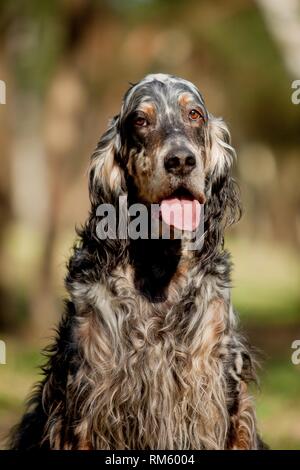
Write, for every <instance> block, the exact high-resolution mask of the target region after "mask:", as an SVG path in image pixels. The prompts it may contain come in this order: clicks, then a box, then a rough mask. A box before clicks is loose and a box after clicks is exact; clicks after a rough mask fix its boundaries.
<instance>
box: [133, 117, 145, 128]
mask: <svg viewBox="0 0 300 470" xmlns="http://www.w3.org/2000/svg"><path fill="white" fill-rule="evenodd" d="M133 123H134V125H135V126H137V127H146V126H147V125H148V121H147V119H146V118H143V117H137V118H135V120H134V121H133Z"/></svg>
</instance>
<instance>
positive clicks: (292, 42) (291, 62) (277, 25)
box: [256, 0, 300, 79]
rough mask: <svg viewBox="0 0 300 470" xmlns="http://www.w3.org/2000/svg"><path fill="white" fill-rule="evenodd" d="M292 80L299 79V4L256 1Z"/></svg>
mask: <svg viewBox="0 0 300 470" xmlns="http://www.w3.org/2000/svg"><path fill="white" fill-rule="evenodd" d="M256 2H257V5H258V6H259V8H260V10H261V12H262V15H263V16H264V18H265V21H266V24H267V27H268V29H269V31H270V34H271V35H272V37H273V38H274V40H275V42H276V43H277V44H278V46H279V50H280V53H281V55H282V58H283V61H284V63H285V66H286V68H287V70H288V72H289V73H290V75H291V77H292V78H295V79H296V78H298V79H299V78H300V2H299V1H298V0H281V1H279V0H256Z"/></svg>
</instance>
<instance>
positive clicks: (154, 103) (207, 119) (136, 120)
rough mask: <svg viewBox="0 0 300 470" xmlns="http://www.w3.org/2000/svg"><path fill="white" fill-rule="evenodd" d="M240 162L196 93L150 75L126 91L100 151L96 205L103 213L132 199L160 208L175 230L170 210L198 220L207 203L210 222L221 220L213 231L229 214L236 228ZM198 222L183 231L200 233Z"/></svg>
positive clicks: (93, 175)
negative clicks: (233, 171) (234, 169)
mask: <svg viewBox="0 0 300 470" xmlns="http://www.w3.org/2000/svg"><path fill="white" fill-rule="evenodd" d="M234 154H235V152H234V149H233V148H232V147H231V146H230V135H229V132H228V129H227V127H226V125H225V123H224V122H223V121H222V120H221V119H217V118H214V117H213V116H212V115H211V114H210V113H209V112H208V111H207V109H206V107H205V104H204V100H203V98H202V96H201V94H200V92H199V91H198V89H197V88H196V87H195V85H193V84H192V83H191V82H188V81H186V80H184V79H181V78H177V77H173V76H171V75H165V74H154V75H148V76H146V77H145V78H144V79H143V80H142V81H140V82H139V83H137V84H136V85H133V86H132V87H131V88H130V89H129V90H128V91H127V93H126V94H125V97H124V100H123V103H122V107H121V110H120V113H119V115H118V116H116V117H115V118H114V119H113V120H112V121H111V123H110V126H109V128H108V130H107V131H106V133H105V134H104V135H103V137H102V139H101V140H100V142H99V144H98V147H97V150H96V152H95V154H94V156H93V158H92V165H91V170H90V195H91V201H92V203H93V204H94V205H96V204H99V202H103V201H104V202H107V201H109V200H112V199H113V200H115V198H116V197H117V196H118V195H120V194H124V193H130V192H131V193H132V194H134V197H135V199H134V202H142V203H145V204H153V203H154V204H157V203H158V204H160V207H161V213H162V218H163V220H165V222H166V223H168V224H169V225H172V223H171V219H170V206H171V205H173V207H174V204H175V216H176V215H178V212H179V213H180V211H181V214H179V217H178V218H179V219H180V218H181V220H183V219H182V213H183V211H184V210H185V209H191V211H190V213H191V214H192V218H193V217H194V218H195V219H197V220H198V219H199V206H200V204H201V203H206V214H208V216H207V217H211V215H212V214H213V212H214V213H215V214H214V216H213V217H212V219H211V220H212V223H213V224H214V226H216V225H217V224H218V223H219V222H218V221H221V219H222V218H223V217H224V215H225V212H226V209H229V212H230V218H229V219H228V220H229V223H232V221H234V219H235V215H234V213H235V211H236V209H235V207H234V204H236V206H237V207H238V201H237V199H238V198H237V195H236V193H235V190H234V186H233V184H232V179H231V177H230V175H229V168H230V166H231V162H232V157H233V155H234ZM132 188H133V191H131V189H132ZM199 203H200V204H199ZM176 204H177V206H176ZM178 207H179V210H178ZM184 207H185V209H184ZM197 212H198V215H197ZM195 213H196V215H195ZM164 215H165V217H164ZM194 218H193V220H191V223H190V224H187V227H189V228H185V227H186V226H183V225H182V226H180V227H179V228H182V229H183V230H195V228H196V222H195V220H194ZM226 224H227V223H226V222H225V225H226Z"/></svg>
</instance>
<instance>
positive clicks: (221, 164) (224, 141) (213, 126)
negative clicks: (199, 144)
mask: <svg viewBox="0 0 300 470" xmlns="http://www.w3.org/2000/svg"><path fill="white" fill-rule="evenodd" d="M207 129H208V138H207V140H208V142H207V147H208V149H207V157H208V164H209V170H210V174H211V175H213V176H216V177H218V176H221V175H222V174H225V173H226V172H227V171H228V169H229V168H230V166H231V164H232V160H233V159H234V158H235V156H236V153H235V150H234V148H233V147H232V146H231V144H230V141H231V137H230V133H229V130H228V127H227V125H226V124H225V122H224V121H223V119H221V118H215V117H214V116H212V115H211V114H210V115H209V118H208V126H207Z"/></svg>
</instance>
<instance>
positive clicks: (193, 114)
mask: <svg viewBox="0 0 300 470" xmlns="http://www.w3.org/2000/svg"><path fill="white" fill-rule="evenodd" d="M189 118H190V119H191V120H192V121H198V120H199V119H202V115H201V114H200V113H199V111H197V109H192V110H191V111H190V112H189Z"/></svg>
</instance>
